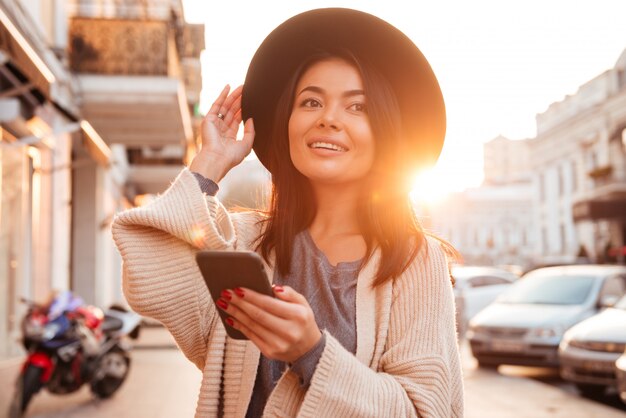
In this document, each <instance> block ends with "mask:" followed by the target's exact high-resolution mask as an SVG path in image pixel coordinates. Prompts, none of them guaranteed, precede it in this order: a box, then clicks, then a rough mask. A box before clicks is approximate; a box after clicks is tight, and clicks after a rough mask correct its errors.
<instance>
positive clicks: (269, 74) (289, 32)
mask: <svg viewBox="0 0 626 418" xmlns="http://www.w3.org/2000/svg"><path fill="white" fill-rule="evenodd" d="M337 47H341V48H343V49H347V50H349V51H351V52H352V53H353V54H354V55H355V56H356V57H357V58H359V57H362V58H364V59H366V60H367V61H368V62H369V63H370V64H373V65H374V66H375V67H376V68H377V70H378V71H379V72H380V73H381V74H382V75H383V76H384V77H385V78H386V79H387V80H388V81H389V83H390V85H391V87H392V89H393V91H394V92H395V95H396V99H397V101H398V104H399V106H400V112H401V120H402V131H403V146H404V150H403V155H405V156H408V158H409V164H410V165H412V166H414V167H415V168H427V167H430V166H432V165H434V164H435V162H436V161H437V158H438V157H439V154H440V153H441V149H442V147H443V142H444V137H445V132H446V112H445V105H444V101H443V95H442V93H441V89H440V87H439V83H438V82H437V78H436V77H435V74H434V72H433V71H432V69H431V67H430V64H429V63H428V61H427V60H426V58H425V57H424V55H423V54H422V53H421V51H420V50H419V49H418V48H417V47H416V46H415V44H414V43H413V42H412V41H411V40H410V39H409V38H408V37H407V36H406V35H404V34H403V33H402V32H401V31H400V30H398V29H397V28H395V27H394V26H392V25H391V24H389V23H387V22H385V21H384V20H382V19H380V18H378V17H375V16H373V15H370V14H368V13H364V12H361V11H357V10H352V9H344V8H324V9H316V10H311V11H307V12H304V13H301V14H298V15H296V16H294V17H292V18H290V19H288V20H287V21H285V22H284V23H282V24H281V25H279V26H278V27H277V28H276V29H274V30H273V31H272V32H271V33H270V34H269V35H268V36H267V37H266V38H265V40H264V41H263V42H262V43H261V45H260V47H259V48H258V50H257V51H256V53H255V55H254V57H253V58H252V61H251V62H250V66H249V67H248V72H247V75H246V79H245V82H244V90H243V98H242V116H243V118H244V120H247V119H248V118H253V120H254V127H255V139H254V146H253V148H254V152H255V153H256V155H257V157H258V158H259V160H260V161H261V163H262V164H263V165H264V166H265V167H266V168H268V169H270V167H268V165H269V149H270V147H271V146H272V138H271V135H272V132H273V126H272V124H273V120H274V112H275V110H276V105H277V102H278V100H279V98H280V95H281V94H282V92H283V91H284V89H285V88H286V86H287V83H288V81H289V79H290V77H291V75H292V74H293V73H294V72H295V71H296V70H297V69H298V67H299V66H300V65H301V64H302V63H303V62H304V61H306V60H307V59H308V58H309V57H310V56H311V55H312V54H313V53H316V52H318V51H320V50H334V49H337ZM366 93H367V92H366ZM270 171H271V169H270Z"/></svg>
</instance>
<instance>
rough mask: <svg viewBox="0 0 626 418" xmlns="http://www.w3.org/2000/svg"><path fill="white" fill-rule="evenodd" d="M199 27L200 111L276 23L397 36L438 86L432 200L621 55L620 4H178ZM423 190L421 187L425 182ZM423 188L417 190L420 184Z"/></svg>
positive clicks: (476, 174)
mask: <svg viewBox="0 0 626 418" xmlns="http://www.w3.org/2000/svg"><path fill="white" fill-rule="evenodd" d="M183 4H184V8H185V17H186V19H187V21H188V22H190V23H204V24H205V37H206V49H205V51H204V52H203V53H202V56H201V62H202V74H203V90H202V93H201V103H200V109H201V111H202V112H205V111H206V110H208V108H209V106H210V104H211V103H212V102H213V100H214V99H215V97H216V96H217V95H218V93H219V92H220V90H221V89H222V88H223V86H224V85H225V84H230V85H231V86H237V85H239V84H242V83H243V81H244V79H245V74H246V71H247V68H248V64H249V62H250V59H251V58H252V56H253V54H254V52H255V51H256V48H257V47H258V46H259V44H260V43H261V42H262V40H263V39H264V38H265V37H266V36H267V35H268V34H269V33H270V32H271V31H272V30H273V29H274V28H275V27H276V26H278V25H279V24H280V23H282V22H283V21H285V20H286V19H288V18H290V17H291V16H293V15H295V14H298V13H300V12H303V11H306V10H311V9H316V8H320V7H348V8H353V9H358V10H361V11H364V12H368V13H371V14H374V15H376V16H378V17H380V18H382V19H384V20H386V21H387V22H389V23H391V24H393V25H394V26H396V27H397V28H398V29H400V30H401V31H403V32H404V33H405V34H406V35H407V36H408V37H409V38H410V39H411V40H412V41H413V42H414V43H415V44H416V45H417V46H418V48H419V49H420V50H421V51H422V53H423V54H424V55H425V56H426V58H427V59H428V60H429V62H430V64H431V66H432V68H433V70H434V72H435V74H436V75H437V77H438V80H439V83H440V85H441V88H442V91H443V95H444V100H445V102H446V108H447V119H448V128H447V135H446V141H445V144H444V148H443V152H442V154H441V157H440V158H439V161H438V163H437V165H436V166H435V167H434V169H433V170H432V172H431V173H430V175H429V176H428V177H427V178H425V180H426V182H427V183H428V184H430V186H431V188H432V192H433V193H440V194H441V193H444V192H449V191H460V190H463V189H465V188H468V187H475V186H478V185H479V184H480V182H481V181H482V178H483V174H482V164H483V161H482V152H483V151H482V144H483V143H484V142H487V141H489V140H491V139H493V138H495V137H496V136H498V135H504V136H506V137H508V138H510V139H524V138H529V137H533V136H534V135H535V133H536V126H535V116H536V115H537V114H538V113H541V112H543V111H545V110H546V109H547V108H548V106H549V105H550V104H551V103H554V102H557V101H561V100H563V99H564V98H565V97H566V96H567V95H572V94H575V93H576V91H577V90H578V88H579V86H580V85H582V84H584V83H585V82H587V81H589V80H591V79H593V78H594V77H596V76H598V75H600V74H601V73H603V72H605V71H607V70H609V69H610V68H612V67H613V66H614V65H615V62H616V61H617V59H618V58H619V56H620V55H621V53H622V51H624V50H625V49H626V25H625V24H624V16H626V1H623V0H585V1H581V0H525V1H523V2H522V1H502V0H472V1H467V0H436V1H432V0H429V1H423V0H419V1H415V0H414V1H411V0H399V1H395V0H384V1H381V0H378V1H369V0H361V1H334V2H329V1H321V0H317V1H308V0H300V1H296V0H291V1H278V0H276V1H271V0H267V1H245V0H240V1H228V0H225V1H221V2H216V1H208V0H183ZM423 180H424V179H423ZM422 183H423V181H422Z"/></svg>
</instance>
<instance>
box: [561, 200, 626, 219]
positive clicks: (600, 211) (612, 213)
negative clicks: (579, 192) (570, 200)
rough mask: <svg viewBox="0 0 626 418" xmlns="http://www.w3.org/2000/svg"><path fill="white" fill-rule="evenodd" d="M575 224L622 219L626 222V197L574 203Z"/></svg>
mask: <svg viewBox="0 0 626 418" xmlns="http://www.w3.org/2000/svg"><path fill="white" fill-rule="evenodd" d="M572 215H573V217H574V222H578V221H585V220H587V221H588V220H592V221H593V220H600V219H621V220H623V221H626V196H614V197H612V198H602V199H589V200H582V201H580V202H576V203H574V206H573V208H572Z"/></svg>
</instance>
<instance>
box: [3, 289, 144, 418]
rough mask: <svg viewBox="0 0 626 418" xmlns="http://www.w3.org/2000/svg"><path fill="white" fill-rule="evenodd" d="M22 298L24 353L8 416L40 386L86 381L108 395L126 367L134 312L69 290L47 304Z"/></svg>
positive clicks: (136, 321)
mask: <svg viewBox="0 0 626 418" xmlns="http://www.w3.org/2000/svg"><path fill="white" fill-rule="evenodd" d="M23 302H25V303H27V304H28V312H27V314H26V315H25V317H24V318H23V320H22V335H23V339H22V343H23V345H24V348H25V349H26V351H27V352H28V354H27V357H26V360H25V361H24V364H23V365H22V370H21V372H20V374H19V376H18V378H17V381H16V385H15V396H14V398H13V402H12V403H11V405H10V407H9V417H10V418H19V417H21V416H22V415H23V413H24V412H25V411H26V408H27V407H28V404H29V403H30V401H31V400H32V398H33V396H34V395H35V394H36V393H37V392H39V391H40V390H41V389H43V388H45V389H47V390H48V391H49V392H51V393H54V394H66V393H71V392H75V391H77V390H78V389H79V388H80V387H81V386H82V385H83V384H85V383H89V385H90V388H91V392H92V393H93V394H94V395H95V396H96V397H98V398H108V397H110V396H112V395H113V394H114V393H115V392H116V391H117V390H118V389H119V388H120V386H121V385H122V383H123V382H124V380H125V379H126V376H127V375H128V371H129V367H130V348H131V347H130V344H129V343H128V341H127V338H126V337H130V338H133V339H135V338H137V337H138V336H139V330H140V322H141V317H140V316H139V315H137V314H135V313H134V312H128V311H126V310H125V309H124V308H122V307H119V306H112V307H111V308H109V310H107V312H106V314H104V313H103V312H102V310H100V309H99V308H97V307H95V306H90V305H85V304H84V303H83V301H82V299H81V298H80V297H77V296H75V295H73V294H72V293H71V292H63V293H61V294H59V295H58V296H57V297H55V298H54V299H53V301H52V302H51V303H50V304H47V305H38V304H36V303H34V302H31V301H26V300H23Z"/></svg>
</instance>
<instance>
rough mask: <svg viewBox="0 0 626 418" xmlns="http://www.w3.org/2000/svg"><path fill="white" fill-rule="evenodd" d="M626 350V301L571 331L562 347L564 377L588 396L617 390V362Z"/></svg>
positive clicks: (621, 301) (564, 337) (566, 335)
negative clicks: (608, 388) (607, 390)
mask: <svg viewBox="0 0 626 418" xmlns="http://www.w3.org/2000/svg"><path fill="white" fill-rule="evenodd" d="M624 350H626V297H623V298H622V299H620V300H619V302H618V303H617V304H616V305H615V306H614V307H612V308H607V309H605V310H603V311H602V312H600V313H598V314H596V315H594V316H592V317H591V318H588V319H586V320H584V321H582V322H580V323H578V324H576V325H574V326H573V327H572V328H570V329H569V330H568V331H567V332H566V333H565V335H564V336H563V340H562V341H561V345H560V346H559V360H560V363H561V377H562V378H563V379H565V380H568V381H571V382H574V383H575V384H576V386H577V387H578V389H579V391H580V392H581V393H583V394H585V395H595V394H600V393H603V392H604V391H605V389H606V388H607V387H616V386H617V378H616V374H615V362H616V361H617V359H618V358H619V356H620V355H621V354H622V353H623V352H624Z"/></svg>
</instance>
